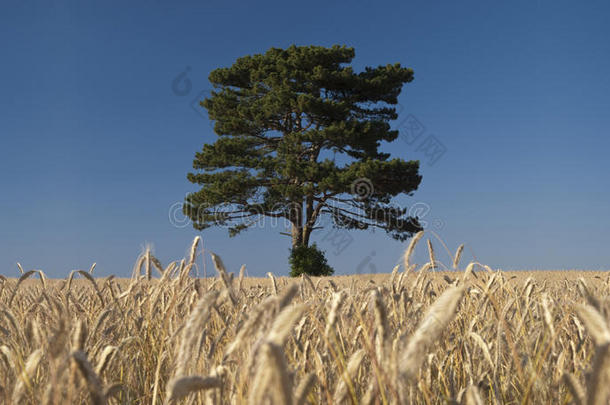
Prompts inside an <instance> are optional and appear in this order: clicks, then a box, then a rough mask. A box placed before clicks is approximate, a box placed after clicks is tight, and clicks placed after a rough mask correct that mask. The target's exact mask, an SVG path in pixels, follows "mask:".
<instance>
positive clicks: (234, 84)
mask: <svg viewBox="0 0 610 405" xmlns="http://www.w3.org/2000/svg"><path fill="white" fill-rule="evenodd" d="M354 56H355V53H354V49H353V48H348V47H345V46H338V45H335V46H333V47H332V48H325V47H320V46H291V47H289V48H288V49H278V48H271V49H269V50H268V51H267V52H266V53H264V54H256V55H252V56H245V57H242V58H239V59H237V61H236V62H235V63H234V64H233V65H232V66H231V67H228V68H219V69H216V70H214V71H212V72H211V73H210V75H209V80H210V82H211V83H212V84H213V86H214V91H212V92H211V96H210V97H208V98H206V99H205V100H203V101H202V102H201V106H202V107H204V108H206V109H207V111H208V115H209V117H210V119H211V120H213V121H214V122H215V125H214V131H215V132H216V134H217V135H218V140H217V141H216V142H214V143H212V144H205V145H204V146H203V149H202V150H201V151H200V152H197V153H196V156H195V160H194V162H193V168H194V169H195V170H196V172H195V173H189V174H188V179H189V181H191V182H192V183H195V184H197V185H200V186H201V188H200V189H199V191H197V192H194V193H191V194H189V195H188V196H187V197H186V201H185V205H184V213H185V214H186V215H187V216H189V217H190V218H191V220H192V221H193V225H194V227H195V228H196V229H198V230H203V229H205V228H207V227H210V226H213V225H219V226H226V227H228V229H229V234H230V235H231V236H234V235H236V234H238V233H239V232H241V231H243V230H245V229H247V228H248V227H250V226H252V225H254V224H256V223H257V222H258V221H259V219H260V218H263V217H265V218H266V217H270V218H276V219H279V220H283V221H286V222H287V224H289V226H290V228H291V232H290V235H291V237H292V248H293V249H294V248H297V247H300V246H309V241H310V237H311V234H312V232H313V231H314V230H315V229H318V228H319V227H320V226H319V219H320V218H321V216H322V215H323V214H328V215H330V217H331V218H332V219H333V226H336V227H340V228H346V229H367V228H369V227H376V228H380V229H383V230H385V231H386V232H388V233H389V234H390V235H391V236H392V237H393V238H395V239H398V240H405V239H407V238H408V237H409V236H411V235H412V234H413V233H414V232H417V231H419V230H421V226H420V224H419V222H418V220H417V218H411V217H409V216H408V215H407V210H406V208H401V207H400V206H398V205H396V204H393V203H392V201H391V200H392V198H393V197H396V196H398V195H401V194H405V195H409V196H410V195H412V193H413V192H414V191H415V190H417V187H418V185H419V183H420V181H421V176H420V175H419V161H405V160H402V159H399V158H393V159H390V154H389V153H384V152H381V151H380V150H379V148H380V146H381V143H382V142H392V141H394V140H395V139H396V138H397V136H398V131H396V130H392V129H391V128H390V121H391V120H395V119H397V113H396V108H395V105H396V104H397V97H398V95H399V94H400V92H401V90H402V86H403V84H404V83H408V82H410V81H412V80H413V71H412V70H411V69H408V68H404V67H401V66H400V64H394V65H386V66H379V67H376V68H371V67H366V68H365V69H364V71H362V72H360V73H356V72H354V70H353V69H352V67H351V66H350V65H349V64H350V63H351V61H352V59H353V58H354Z"/></svg>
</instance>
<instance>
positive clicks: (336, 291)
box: [0, 235, 610, 404]
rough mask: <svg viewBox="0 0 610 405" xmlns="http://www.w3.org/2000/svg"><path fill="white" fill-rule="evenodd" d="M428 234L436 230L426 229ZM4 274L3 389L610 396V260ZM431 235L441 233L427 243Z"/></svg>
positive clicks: (245, 395)
mask: <svg viewBox="0 0 610 405" xmlns="http://www.w3.org/2000/svg"><path fill="white" fill-rule="evenodd" d="M420 237H421V235H420ZM418 240H419V238H415V239H414V240H413V241H412V246H410V247H409V249H408V250H407V252H406V253H405V260H404V265H402V266H400V267H397V268H395V269H394V271H393V272H392V273H388V274H378V275H371V276H366V275H361V276H337V277H328V278H309V277H302V278H298V279H290V278H284V277H281V278H280V277H278V278H275V277H273V276H270V277H268V278H247V277H244V271H243V268H242V269H241V271H238V272H236V274H235V275H233V273H230V272H228V271H227V270H226V269H225V268H224V265H223V264H222V261H221V260H220V258H218V257H216V256H213V259H214V263H215V266H216V268H217V274H218V275H217V276H216V277H214V278H207V279H197V278H193V277H191V275H192V274H193V266H194V261H195V258H196V256H197V251H198V246H197V245H198V242H199V241H198V240H195V242H194V244H193V246H192V249H191V255H190V257H189V258H186V259H184V260H182V261H181V262H175V263H172V264H170V265H169V266H167V267H166V268H164V267H163V266H161V264H160V263H159V261H158V260H157V259H155V258H154V256H152V255H151V253H150V252H149V251H147V252H145V253H144V254H143V255H141V256H140V258H139V260H138V263H137V265H136V269H135V270H134V277H132V278H131V279H114V278H112V277H109V278H94V277H93V276H92V275H91V274H90V273H89V272H87V271H80V272H73V273H72V274H71V275H70V277H68V278H66V279H65V280H50V279H46V278H45V277H44V275H43V274H41V273H39V272H36V271H29V272H23V275H22V276H21V278H19V279H8V278H4V277H0V278H1V280H0V403H3V404H22V403H32V404H39V403H42V404H81V403H92V404H163V403H176V404H224V403H227V404H246V403H247V404H267V403H268V404H331V403H346V404H350V403H354V404H405V403H429V404H440V403H442V404H483V403H494V404H505V403H506V404H509V403H510V404H568V403H576V404H585V403H586V404H605V403H607V401H608V397H609V393H610V353H609V350H610V330H609V328H608V323H607V318H608V309H609V308H610V307H609V306H608V302H607V299H606V297H607V296H608V292H609V288H610V279H609V277H608V275H607V274H606V273H604V272H577V271H568V272H559V271H558V272H552V271H544V272H543V271H534V272H502V271H493V270H491V269H489V268H486V267H485V266H481V265H477V264H469V265H467V266H460V265H459V252H458V254H456V256H457V257H456V258H455V263H454V265H455V268H456V270H455V271H445V272H437V271H431V269H434V267H435V265H436V263H435V259H434V254H433V252H431V254H430V263H428V264H426V265H424V266H416V265H414V264H411V263H409V257H410V255H411V253H412V252H413V248H414V247H415V244H416V243H417V241H418ZM429 247H431V245H429Z"/></svg>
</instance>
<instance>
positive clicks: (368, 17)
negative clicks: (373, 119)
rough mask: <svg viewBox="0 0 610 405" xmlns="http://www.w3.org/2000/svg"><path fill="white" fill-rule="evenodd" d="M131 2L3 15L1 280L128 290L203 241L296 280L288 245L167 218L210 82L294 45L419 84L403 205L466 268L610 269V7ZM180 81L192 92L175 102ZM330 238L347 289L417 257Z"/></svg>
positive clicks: (265, 235)
mask: <svg viewBox="0 0 610 405" xmlns="http://www.w3.org/2000/svg"><path fill="white" fill-rule="evenodd" d="M124 3H125V2H99V3H98V4H97V5H92V4H91V3H89V2H86V3H85V2H39V4H37V5H33V4H30V3H29V2H28V3H27V4H26V3H25V2H20V3H15V2H12V3H10V5H9V4H5V5H4V6H3V8H2V13H0V49H1V52H2V58H1V61H2V62H1V63H0V84H1V87H0V88H1V89H2V91H1V92H0V110H1V111H2V112H1V119H0V173H1V174H0V193H1V194H0V196H1V197H0V273H2V274H9V275H16V274H17V269H16V265H15V263H16V262H17V261H19V262H21V263H22V264H23V265H24V267H26V268H27V269H31V268H36V269H42V270H44V271H45V272H46V273H47V274H48V275H49V276H53V277H64V276H66V275H67V274H68V273H69V271H70V270H73V269H78V268H88V267H89V266H90V264H91V263H92V262H97V263H98V267H97V270H96V273H97V274H98V275H100V276H101V275H107V274H117V275H123V276H127V275H129V274H130V271H131V267H132V265H133V263H134V261H135V259H136V256H137V254H138V253H139V252H140V251H141V249H142V246H144V244H145V243H151V244H153V246H154V249H155V252H156V254H157V256H158V257H159V258H160V259H161V260H162V261H163V262H164V263H167V262H168V261H170V259H171V260H173V259H179V258H181V257H182V256H184V254H185V251H186V248H187V246H188V244H189V243H190V241H191V240H192V238H193V237H194V236H195V235H197V234H200V235H201V236H202V237H203V239H204V244H205V247H206V248H208V249H210V250H212V251H214V252H216V253H218V254H219V255H221V257H223V259H224V261H225V262H226V264H227V265H228V266H229V267H230V270H237V269H238V268H239V266H240V265H241V264H242V263H245V264H246V265H247V268H248V272H249V274H250V275H264V274H265V273H266V272H267V271H272V272H274V273H277V274H287V273H288V266H287V255H288V248H289V239H288V238H287V237H286V236H282V235H280V234H279V231H280V230H282V229H277V228H275V229H271V228H267V229H253V230H250V231H247V232H245V233H243V234H242V235H240V236H238V237H236V238H229V237H228V236H227V232H226V230H224V229H216V230H206V231H204V232H203V233H197V232H195V231H194V230H193V229H192V228H190V227H188V226H187V227H177V226H175V224H172V223H171V221H170V220H169V216H168V213H169V210H170V208H171V207H172V205H173V204H175V203H179V202H181V201H182V200H183V197H184V195H185V194H186V193H187V192H189V191H193V190H194V187H193V186H192V185H191V184H190V183H189V182H188V181H187V180H186V173H187V172H188V171H189V170H190V169H191V164H192V159H193V156H194V153H195V152H196V151H197V150H199V149H200V148H201V147H202V145H203V144H204V143H206V142H213V141H214V139H215V137H216V136H215V135H214V133H213V132H212V129H211V127H210V125H209V122H208V120H207V119H206V118H204V117H205V116H206V115H205V113H204V112H203V114H202V115H200V113H202V111H199V113H198V112H196V111H195V110H194V109H193V108H192V107H191V103H192V102H193V100H194V99H195V98H196V97H197V95H198V94H199V92H200V91H205V90H206V89H208V88H209V86H208V82H207V76H208V74H209V72H210V71H211V70H213V69H214V68H216V67H221V66H229V65H230V64H231V63H232V62H233V61H234V60H235V59H236V58H238V57H240V56H243V55H247V54H252V53H260V52H264V51H266V50H267V49H268V48H270V47H287V46H289V45H291V44H297V45H310V44H316V45H324V46H330V45H333V44H346V45H349V46H353V47H354V48H355V49H356V58H355V60H354V66H355V67H356V68H357V69H361V68H363V67H364V66H367V65H371V66H377V65H380V64H386V63H395V62H400V63H401V64H403V65H404V66H408V67H411V68H413V69H414V71H415V80H414V81H413V82H412V83H410V84H407V85H406V86H405V87H404V89H403V93H402V94H401V96H400V103H401V106H402V107H403V111H402V113H401V118H400V119H399V120H398V121H397V122H396V126H397V127H400V124H401V123H402V120H405V119H406V118H407V117H408V116H412V117H415V118H416V119H417V120H418V122H419V123H421V124H422V125H423V126H424V127H425V132H424V133H423V135H421V137H420V138H418V139H417V141H414V142H412V143H411V144H408V143H407V142H405V138H404V137H403V138H401V139H400V140H398V141H397V142H396V143H395V144H393V145H392V146H391V147H390V149H389V150H391V151H392V152H393V154H394V156H396V157H401V158H404V159H420V160H421V163H422V169H421V173H422V175H423V181H422V184H421V186H420V189H419V190H418V191H417V192H416V193H415V195H414V196H413V197H412V198H410V199H408V200H407V202H408V203H410V204H413V205H415V206H416V207H419V209H420V212H425V215H424V218H423V219H424V220H425V221H426V222H427V223H428V226H429V228H430V229H431V230H433V231H434V232H435V233H436V234H438V235H439V236H440V237H441V238H442V239H443V240H444V241H445V243H446V244H447V245H448V246H449V248H450V249H451V250H452V251H453V250H455V248H456V247H457V245H459V244H460V243H466V245H467V248H466V250H465V255H464V259H465V260H471V259H473V257H474V258H476V259H477V260H479V261H481V262H484V263H487V264H489V265H491V266H492V267H494V268H504V269H570V268H587V269H602V268H603V269H607V268H609V267H610V253H609V252H610V249H608V246H609V245H610V237H609V236H608V232H607V231H608V229H610V215H608V212H607V207H608V206H609V205H610V204H609V203H610V188H609V187H608V186H609V178H608V171H609V170H608V169H609V168H610V163H609V161H608V158H607V151H608V148H609V147H610V138H609V137H608V128H609V127H610V125H609V124H610V114H608V112H609V107H610V75H609V74H608V72H610V41H608V38H610V23H609V19H610V6H609V5H608V3H605V2H587V4H579V3H577V2H568V1H552V2H551V1H538V2H532V1H513V2H503V3H499V2H483V1H477V2H472V1H465V2H459V3H457V2H442V3H441V2H438V4H432V2H424V1H421V2H412V1H411V2H383V1H375V2H373V1H366V2H364V1H363V2H340V1H324V2H319V1H312V2H299V3H294V4H290V3H287V2H245V1H240V2H238V1H233V2H226V3H222V2H206V3H203V2H192V3H191V2H176V4H170V3H169V2H167V3H160V2H159V3H155V4H151V3H149V2H146V3H145V2H141V3H139V4H138V3H136V2H128V3H129V5H125V4H124ZM255 3H256V4H255ZM189 68H190V70H187V69H189ZM185 71H187V77H188V79H189V80H190V82H191V85H192V89H191V91H190V92H189V94H187V95H184V96H179V95H176V94H174V92H173V91H172V82H173V80H174V79H175V78H176V77H177V76H178V75H180V74H181V73H182V72H185ZM403 132H404V128H403ZM430 135H432V136H434V137H435V138H434V139H436V140H438V141H439V142H440V143H441V144H442V145H443V148H445V150H446V151H445V153H444V154H443V155H442V156H440V158H439V159H438V161H436V162H435V163H434V164H432V165H430V164H429V163H430V162H429V159H428V158H429V157H428V156H427V155H426V154H425V153H424V151H422V150H418V145H420V141H421V140H423V139H428V138H427V137H428V136H430ZM420 149H421V148H420ZM328 232H329V230H322V231H318V234H317V235H314V238H313V239H314V241H317V242H318V244H319V246H321V247H322V248H323V249H325V250H326V251H327V257H328V260H329V263H330V264H331V265H333V266H334V267H335V269H336V271H337V273H338V274H347V273H355V272H360V271H361V272H367V273H368V272H373V271H375V272H386V271H391V269H392V267H393V265H394V264H395V263H396V262H397V260H398V259H399V257H400V254H401V252H402V251H403V250H404V248H405V244H404V243H399V242H396V241H394V240H392V239H390V238H389V237H387V236H386V235H385V234H384V233H380V232H376V233H370V232H368V231H364V232H352V233H348V234H340V235H338V236H337V235H333V234H328ZM432 237H434V236H432ZM345 238H348V239H345ZM350 238H351V239H353V240H351V241H350ZM341 241H343V242H344V243H345V244H346V246H345V247H344V248H343V249H342V250H341V249H340V248H337V246H335V244H338V243H339V242H341ZM347 242H349V243H347ZM433 243H435V246H436V247H437V252H438V256H439V259H440V260H443V261H445V262H447V263H448V262H449V260H448V258H447V255H446V254H443V249H442V247H441V245H440V244H439V243H438V242H435V239H433ZM421 248H422V249H421V251H419V252H418V253H417V260H418V261H419V262H424V261H425V260H426V259H425V251H424V250H423V245H422V246H421ZM339 250H340V251H339ZM208 266H209V262H208ZM209 270H210V267H208V271H209Z"/></svg>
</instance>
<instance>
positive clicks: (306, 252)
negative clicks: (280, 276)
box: [289, 243, 335, 277]
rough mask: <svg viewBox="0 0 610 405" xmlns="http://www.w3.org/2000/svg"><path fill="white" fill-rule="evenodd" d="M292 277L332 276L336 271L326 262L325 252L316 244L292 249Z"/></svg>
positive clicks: (290, 260)
mask: <svg viewBox="0 0 610 405" xmlns="http://www.w3.org/2000/svg"><path fill="white" fill-rule="evenodd" d="M289 262H290V275H291V276H292V277H298V276H300V275H301V274H303V273H305V274H307V275H310V276H330V275H331V274H333V273H334V272H335V271H334V270H333V268H332V267H330V266H329V265H328V263H327V262H326V257H324V252H322V251H321V250H320V249H318V247H317V246H316V244H315V243H314V244H313V245H311V246H305V245H301V246H297V247H296V248H292V249H290V259H289Z"/></svg>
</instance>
